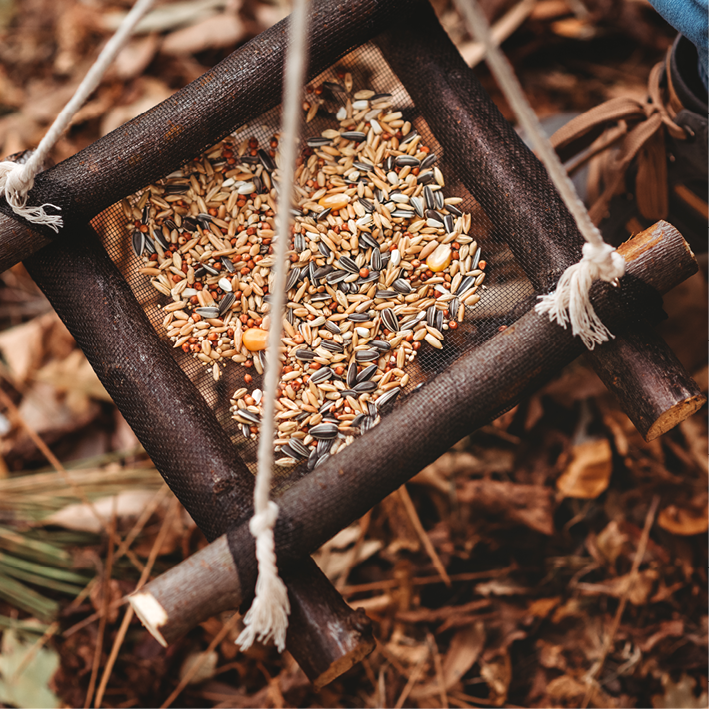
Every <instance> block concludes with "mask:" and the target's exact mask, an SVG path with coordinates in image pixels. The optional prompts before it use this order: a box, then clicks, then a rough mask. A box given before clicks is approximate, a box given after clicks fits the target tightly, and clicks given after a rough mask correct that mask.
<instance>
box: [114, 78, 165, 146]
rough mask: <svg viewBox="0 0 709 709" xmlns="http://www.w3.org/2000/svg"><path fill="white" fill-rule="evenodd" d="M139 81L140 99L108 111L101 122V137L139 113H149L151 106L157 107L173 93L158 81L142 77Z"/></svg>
mask: <svg viewBox="0 0 709 709" xmlns="http://www.w3.org/2000/svg"><path fill="white" fill-rule="evenodd" d="M140 81H141V97H140V98H139V99H137V100H136V101H134V102H133V103H131V104H128V105H127V106H119V107H118V108H114V109H113V110H112V111H109V112H108V113H107V114H106V115H105V116H104V118H103V120H102V121H101V135H102V136H103V135H106V134H108V133H110V132H111V131H112V130H114V129H116V128H119V127H120V126H122V125H123V124H124V123H127V122H128V121H130V120H132V119H133V118H135V117H136V116H139V115H140V114H141V113H145V112H146V111H149V110H150V109H151V108H152V107H153V106H157V104H159V103H160V102H162V101H164V100H165V99H166V98H169V97H170V96H172V94H173V93H174V91H173V90H172V89H170V88H169V87H168V86H167V85H166V84H164V83H163V82H162V81H159V80H158V79H153V78H150V77H142V79H141V80H140Z"/></svg>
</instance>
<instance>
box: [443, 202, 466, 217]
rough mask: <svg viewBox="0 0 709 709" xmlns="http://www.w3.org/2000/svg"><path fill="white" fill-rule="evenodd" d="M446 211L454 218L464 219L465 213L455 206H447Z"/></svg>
mask: <svg viewBox="0 0 709 709" xmlns="http://www.w3.org/2000/svg"><path fill="white" fill-rule="evenodd" d="M446 209H447V210H448V211H449V212H450V213H451V214H452V215H453V216H454V217H462V216H463V212H462V211H461V210H460V209H458V207H456V206H455V204H447V205H446Z"/></svg>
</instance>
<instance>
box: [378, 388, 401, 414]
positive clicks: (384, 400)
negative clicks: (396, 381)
mask: <svg viewBox="0 0 709 709" xmlns="http://www.w3.org/2000/svg"><path fill="white" fill-rule="evenodd" d="M400 392H401V388H400V387H395V388H393V389H389V391H387V392H384V394H382V395H381V396H380V397H379V398H378V399H377V400H376V401H375V402H374V405H375V406H376V407H377V408H378V409H381V408H384V407H385V406H386V405H387V404H390V403H392V402H393V401H394V400H395V399H396V397H397V396H399V393H400Z"/></svg>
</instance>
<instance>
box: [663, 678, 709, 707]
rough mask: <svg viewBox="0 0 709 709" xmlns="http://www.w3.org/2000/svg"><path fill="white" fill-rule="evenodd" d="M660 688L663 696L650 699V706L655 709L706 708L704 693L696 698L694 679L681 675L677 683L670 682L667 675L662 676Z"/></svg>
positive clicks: (695, 682) (670, 679)
mask: <svg viewBox="0 0 709 709" xmlns="http://www.w3.org/2000/svg"><path fill="white" fill-rule="evenodd" d="M662 686H663V688H664V690H665V693H664V694H655V695H653V697H652V706H653V707H656V709H673V708H674V707H682V709H700V708H701V707H706V706H707V703H708V700H709V697H708V696H707V693H706V692H702V693H701V694H700V695H699V696H698V697H697V696H696V695H695V693H694V688H695V687H696V686H697V680H696V679H694V677H690V676H689V675H686V674H683V675H682V676H681V677H680V678H679V680H678V681H677V683H675V682H673V681H672V678H671V677H670V676H669V675H668V674H663V675H662Z"/></svg>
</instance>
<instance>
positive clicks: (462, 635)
mask: <svg viewBox="0 0 709 709" xmlns="http://www.w3.org/2000/svg"><path fill="white" fill-rule="evenodd" d="M484 646H485V626H484V624H483V622H482V621H480V620H479V621H477V622H476V623H473V625H469V626H467V627H465V628H462V629H461V630H459V631H458V632H457V633H456V634H455V635H454V636H453V638H452V639H451V643H450V646H449V647H448V652H446V656H445V658H444V659H443V668H442V674H443V685H444V687H445V689H446V691H447V690H449V689H451V688H452V687H453V686H455V684H457V683H458V682H459V681H460V679H461V677H463V675H464V674H465V673H466V672H467V671H468V670H469V669H470V668H471V667H472V666H473V665H474V664H475V662H476V661H477V659H478V657H480V653H481V652H482V649H483V647H484ZM440 691H441V690H440V685H439V683H438V680H437V679H434V680H433V681H432V682H430V683H428V684H426V685H424V686H423V687H419V688H416V689H414V690H413V691H412V692H411V695H410V696H411V698H412V699H423V698H424V697H430V696H432V695H434V694H439V693H440Z"/></svg>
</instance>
